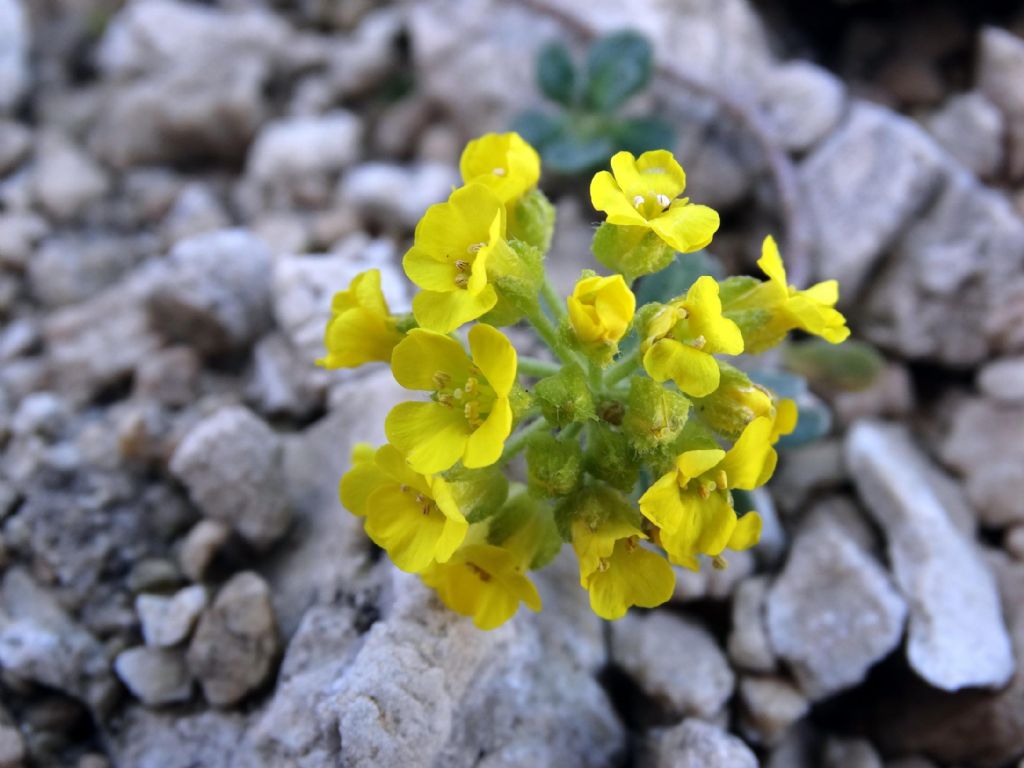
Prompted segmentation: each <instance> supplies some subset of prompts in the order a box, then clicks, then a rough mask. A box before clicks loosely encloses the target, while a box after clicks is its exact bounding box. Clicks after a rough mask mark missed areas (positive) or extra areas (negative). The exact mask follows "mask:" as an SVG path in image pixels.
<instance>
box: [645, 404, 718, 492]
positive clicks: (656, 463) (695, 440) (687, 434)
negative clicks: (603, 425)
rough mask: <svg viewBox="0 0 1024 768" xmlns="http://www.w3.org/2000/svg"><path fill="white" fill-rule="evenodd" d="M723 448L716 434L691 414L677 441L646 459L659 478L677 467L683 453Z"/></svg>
mask: <svg viewBox="0 0 1024 768" xmlns="http://www.w3.org/2000/svg"><path fill="white" fill-rule="evenodd" d="M721 447H722V446H721V445H719V443H718V440H717V439H716V438H715V435H714V433H713V432H712V431H711V430H710V429H708V428H707V426H705V425H704V424H703V423H702V422H701V420H700V419H698V418H695V417H694V416H693V415H692V414H691V415H690V418H688V419H687V420H686V423H685V424H684V425H683V429H682V430H681V431H680V432H679V434H678V435H677V436H676V439H675V440H673V441H671V442H669V443H666V444H664V445H662V446H660V447H659V448H658V450H657V451H655V452H654V453H651V454H649V455H648V456H645V457H644V459H645V461H646V462H647V464H648V466H650V468H651V472H652V474H653V476H654V477H655V478H658V477H661V475H663V474H665V473H666V472H669V471H670V470H672V469H673V468H674V467H675V462H676V457H677V456H679V454H681V453H685V452H686V451H701V450H715V449H720V448H721Z"/></svg>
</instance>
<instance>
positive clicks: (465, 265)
mask: <svg viewBox="0 0 1024 768" xmlns="http://www.w3.org/2000/svg"><path fill="white" fill-rule="evenodd" d="M455 269H457V270H458V271H459V272H465V271H466V270H468V269H469V262H468V261H466V260H465V259H456V260H455Z"/></svg>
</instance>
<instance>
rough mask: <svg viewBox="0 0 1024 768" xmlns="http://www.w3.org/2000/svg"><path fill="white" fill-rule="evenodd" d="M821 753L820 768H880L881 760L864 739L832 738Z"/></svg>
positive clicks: (869, 743)
mask: <svg viewBox="0 0 1024 768" xmlns="http://www.w3.org/2000/svg"><path fill="white" fill-rule="evenodd" d="M822 751H823V754H822V768H882V758H881V757H879V756H878V752H876V751H875V748H874V747H873V746H872V745H871V742H870V741H867V740H866V739H840V738H836V737H832V738H830V739H829V740H828V741H826V742H825V748H824V750H822Z"/></svg>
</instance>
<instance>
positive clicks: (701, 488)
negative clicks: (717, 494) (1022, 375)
mask: <svg viewBox="0 0 1024 768" xmlns="http://www.w3.org/2000/svg"><path fill="white" fill-rule="evenodd" d="M712 490H713V489H711V488H708V487H707V486H706V485H705V484H704V483H700V484H699V485H698V486H697V495H698V496H700V497H701V498H702V499H707V498H708V497H710V496H711V491H712Z"/></svg>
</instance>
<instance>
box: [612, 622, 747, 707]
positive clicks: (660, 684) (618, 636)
mask: <svg viewBox="0 0 1024 768" xmlns="http://www.w3.org/2000/svg"><path fill="white" fill-rule="evenodd" d="M680 654H685V657H686V664H680V663H679V658H680ZM611 655H612V661H613V662H614V663H615V664H617V665H618V666H619V667H621V668H622V669H623V670H624V671H625V672H626V673H627V674H628V675H629V676H630V677H632V678H633V679H634V680H635V681H636V683H637V684H638V685H639V686H640V688H641V689H643V691H644V692H645V693H646V694H647V695H648V696H649V697H650V698H651V699H652V700H653V701H654V702H655V703H656V704H657V705H658V706H659V707H660V708H661V709H662V710H663V711H664V713H665V715H666V716H667V717H671V718H680V717H689V716H693V717H700V718H704V719H711V718H713V717H714V716H715V715H717V714H718V713H719V712H720V711H721V710H722V707H723V706H725V703H726V702H727V701H728V700H729V697H730V696H731V695H732V690H733V685H734V684H735V677H734V675H733V673H732V670H731V669H730V668H729V664H728V662H727V661H726V658H725V654H723V653H722V650H721V649H720V648H719V647H718V643H716V642H715V639H714V637H712V635H711V633H710V632H708V631H707V630H706V629H705V628H704V627H703V626H701V625H700V624H698V623H696V622H694V621H691V620H689V619H684V618H680V617H678V616H675V615H673V614H671V613H667V612H665V611H656V612H652V613H648V614H643V615H641V614H636V613H631V614H629V615H627V616H626V617H624V618H622V619H620V620H619V621H617V622H616V623H615V624H613V625H612V641H611Z"/></svg>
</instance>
